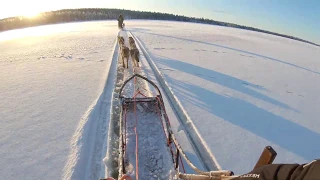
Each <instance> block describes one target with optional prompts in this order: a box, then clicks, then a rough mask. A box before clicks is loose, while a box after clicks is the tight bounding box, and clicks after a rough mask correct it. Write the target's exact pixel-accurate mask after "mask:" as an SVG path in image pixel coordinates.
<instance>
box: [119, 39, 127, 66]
mask: <svg viewBox="0 0 320 180" xmlns="http://www.w3.org/2000/svg"><path fill="white" fill-rule="evenodd" d="M120 53H121V59H122V66H123V67H124V68H127V69H128V68H129V67H128V61H129V48H128V47H127V46H126V45H124V44H122V45H121V46H120ZM124 59H126V63H125V61H124Z"/></svg>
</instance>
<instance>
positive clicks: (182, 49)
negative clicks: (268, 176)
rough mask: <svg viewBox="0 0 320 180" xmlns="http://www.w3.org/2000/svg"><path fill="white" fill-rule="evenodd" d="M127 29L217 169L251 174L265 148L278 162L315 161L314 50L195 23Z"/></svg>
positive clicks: (316, 71) (135, 23) (141, 25)
mask: <svg viewBox="0 0 320 180" xmlns="http://www.w3.org/2000/svg"><path fill="white" fill-rule="evenodd" d="M131 23H132V24H131ZM126 25H127V27H131V26H134V27H132V28H130V29H131V31H132V33H133V34H135V35H136V36H137V37H138V38H139V39H140V40H141V41H142V44H143V46H145V47H146V49H147V51H148V53H149V54H150V57H151V59H152V60H154V61H155V63H156V65H157V67H158V68H159V69H160V70H161V73H162V74H163V75H164V78H165V81H166V82H167V83H168V84H169V86H170V89H171V90H172V93H173V94H174V95H175V96H176V97H177V99H178V100H179V102H180V103H181V104H182V106H183V108H184V109H185V110H186V112H187V114H188V115H189V116H190V119H191V120H192V122H193V124H194V125H195V126H196V129H197V130H198V132H200V135H201V137H202V138H203V139H204V141H205V144H206V145H208V147H209V148H210V150H211V152H212V153H213V154H214V156H215V157H216V158H217V161H218V163H219V165H220V166H221V167H222V169H230V170H233V171H234V172H235V173H245V172H247V171H249V170H251V169H252V168H253V166H254V164H255V162H256V161H257V159H258V157H259V155H260V153H261V152H262V150H263V148H264V147H265V146H266V145H272V146H273V147H274V149H275V150H276V151H277V152H278V157H277V158H276V162H281V163H305V162H307V161H309V160H312V159H314V158H318V157H319V153H318V152H319V150H320V143H319V142H318V141H317V139H318V138H319V137H320V136H319V133H318V132H319V131H320V123H319V121H317V118H318V112H317V106H319V103H320V99H319V98H318V96H317V92H319V89H320V85H319V83H317V82H319V70H320V69H319V68H320V62H319V61H318V59H317V57H319V55H320V48H319V47H316V46H312V45H308V44H305V43H302V42H298V41H293V40H289V39H284V38H281V37H276V36H271V35H266V34H262V33H257V32H251V31H245V30H239V29H234V28H226V27H217V26H209V25H201V24H196V25H195V24H192V23H172V22H152V21H148V22H143V21H132V22H128V23H126ZM235 162H236V163H235ZM239 163H240V164H239Z"/></svg>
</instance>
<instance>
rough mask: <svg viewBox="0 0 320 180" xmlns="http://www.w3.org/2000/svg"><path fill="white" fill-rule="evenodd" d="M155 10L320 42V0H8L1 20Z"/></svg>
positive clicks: (3, 5)
mask: <svg viewBox="0 0 320 180" xmlns="http://www.w3.org/2000/svg"><path fill="white" fill-rule="evenodd" d="M86 7H87V8H121V9H122V8H123V9H130V10H142V11H156V12H166V13H172V14H179V15H185V16H192V17H204V18H209V19H214V20H218V21H223V22H230V23H236V24H240V25H245V26H251V27H256V28H260V29H264V30H268V31H273V32H277V33H282V34H287V35H292V36H296V37H299V38H302V39H305V40H309V41H311V42H315V43H317V44H320V0H90V1H88V0H52V1H43V0H42V1H39V0H28V1H25V0H9V1H6V3H2V4H1V6H0V19H2V18H6V17H12V16H18V15H28V16H32V15H35V14H36V13H39V12H44V11H51V10H59V9H67V8H86Z"/></svg>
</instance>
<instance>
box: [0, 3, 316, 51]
mask: <svg viewBox="0 0 320 180" xmlns="http://www.w3.org/2000/svg"><path fill="white" fill-rule="evenodd" d="M119 14H122V15H124V17H125V19H149V20H171V21H183V22H195V23H204V24H213V25H219V26H226V27H234V28H240V29H246V30H251V31H258V32H263V33H267V34H273V35H277V36H281V37H286V38H290V39H294V40H298V41H302V42H306V43H310V44H313V45H316V46H320V45H318V44H315V43H312V42H310V41H306V40H303V39H300V38H296V37H293V36H288V35H284V34H279V33H274V32H270V31H265V30H261V29H257V28H253V27H248V26H242V25H237V24H233V23H227V22H220V21H215V20H212V19H204V18H194V17H186V16H181V15H174V14H168V13H159V12H145V11H131V10H124V9H105V8H86V9H64V10H58V11H51V12H44V13H40V14H39V15H38V16H36V17H33V18H28V17H24V16H18V17H10V18H6V19H2V20H0V32H1V31H6V30H11V29H18V28H25V27H31V26H39V25H45V24H55V23H63V22H75V21H94V20H111V19H117V18H118V16H119Z"/></svg>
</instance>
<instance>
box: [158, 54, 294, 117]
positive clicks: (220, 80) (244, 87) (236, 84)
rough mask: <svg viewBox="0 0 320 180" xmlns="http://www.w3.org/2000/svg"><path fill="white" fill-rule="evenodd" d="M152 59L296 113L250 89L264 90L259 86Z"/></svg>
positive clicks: (185, 65) (204, 69) (189, 66)
mask: <svg viewBox="0 0 320 180" xmlns="http://www.w3.org/2000/svg"><path fill="white" fill-rule="evenodd" d="M157 56H158V55H157ZM154 59H158V60H157V63H159V64H163V65H166V66H168V67H171V68H173V69H177V70H180V71H183V72H186V73H188V74H192V75H194V76H197V77H199V78H202V79H205V80H207V81H211V82H213V83H217V84H219V85H222V86H225V87H227V88H230V89H234V90H236V91H238V92H241V93H244V94H247V95H249V96H252V97H254V98H257V99H260V100H262V101H266V102H268V103H271V104H274V105H277V106H279V107H282V108H286V109H290V110H292V111H295V112H297V111H296V110H295V109H293V108H291V107H289V106H288V105H286V104H284V103H282V102H280V101H278V100H275V99H273V98H270V97H268V96H266V95H264V94H261V93H259V92H257V91H255V90H253V89H251V88H254V89H264V88H263V87H261V86H259V85H255V84H252V83H250V82H247V81H243V80H241V79H238V78H235V77H232V76H229V75H226V74H223V73H220V72H217V71H214V70H211V69H206V68H203V67H199V66H196V65H193V64H189V63H186V62H182V61H178V60H173V59H169V58H167V57H163V56H158V57H157V58H154ZM249 87H250V88H249Z"/></svg>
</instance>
